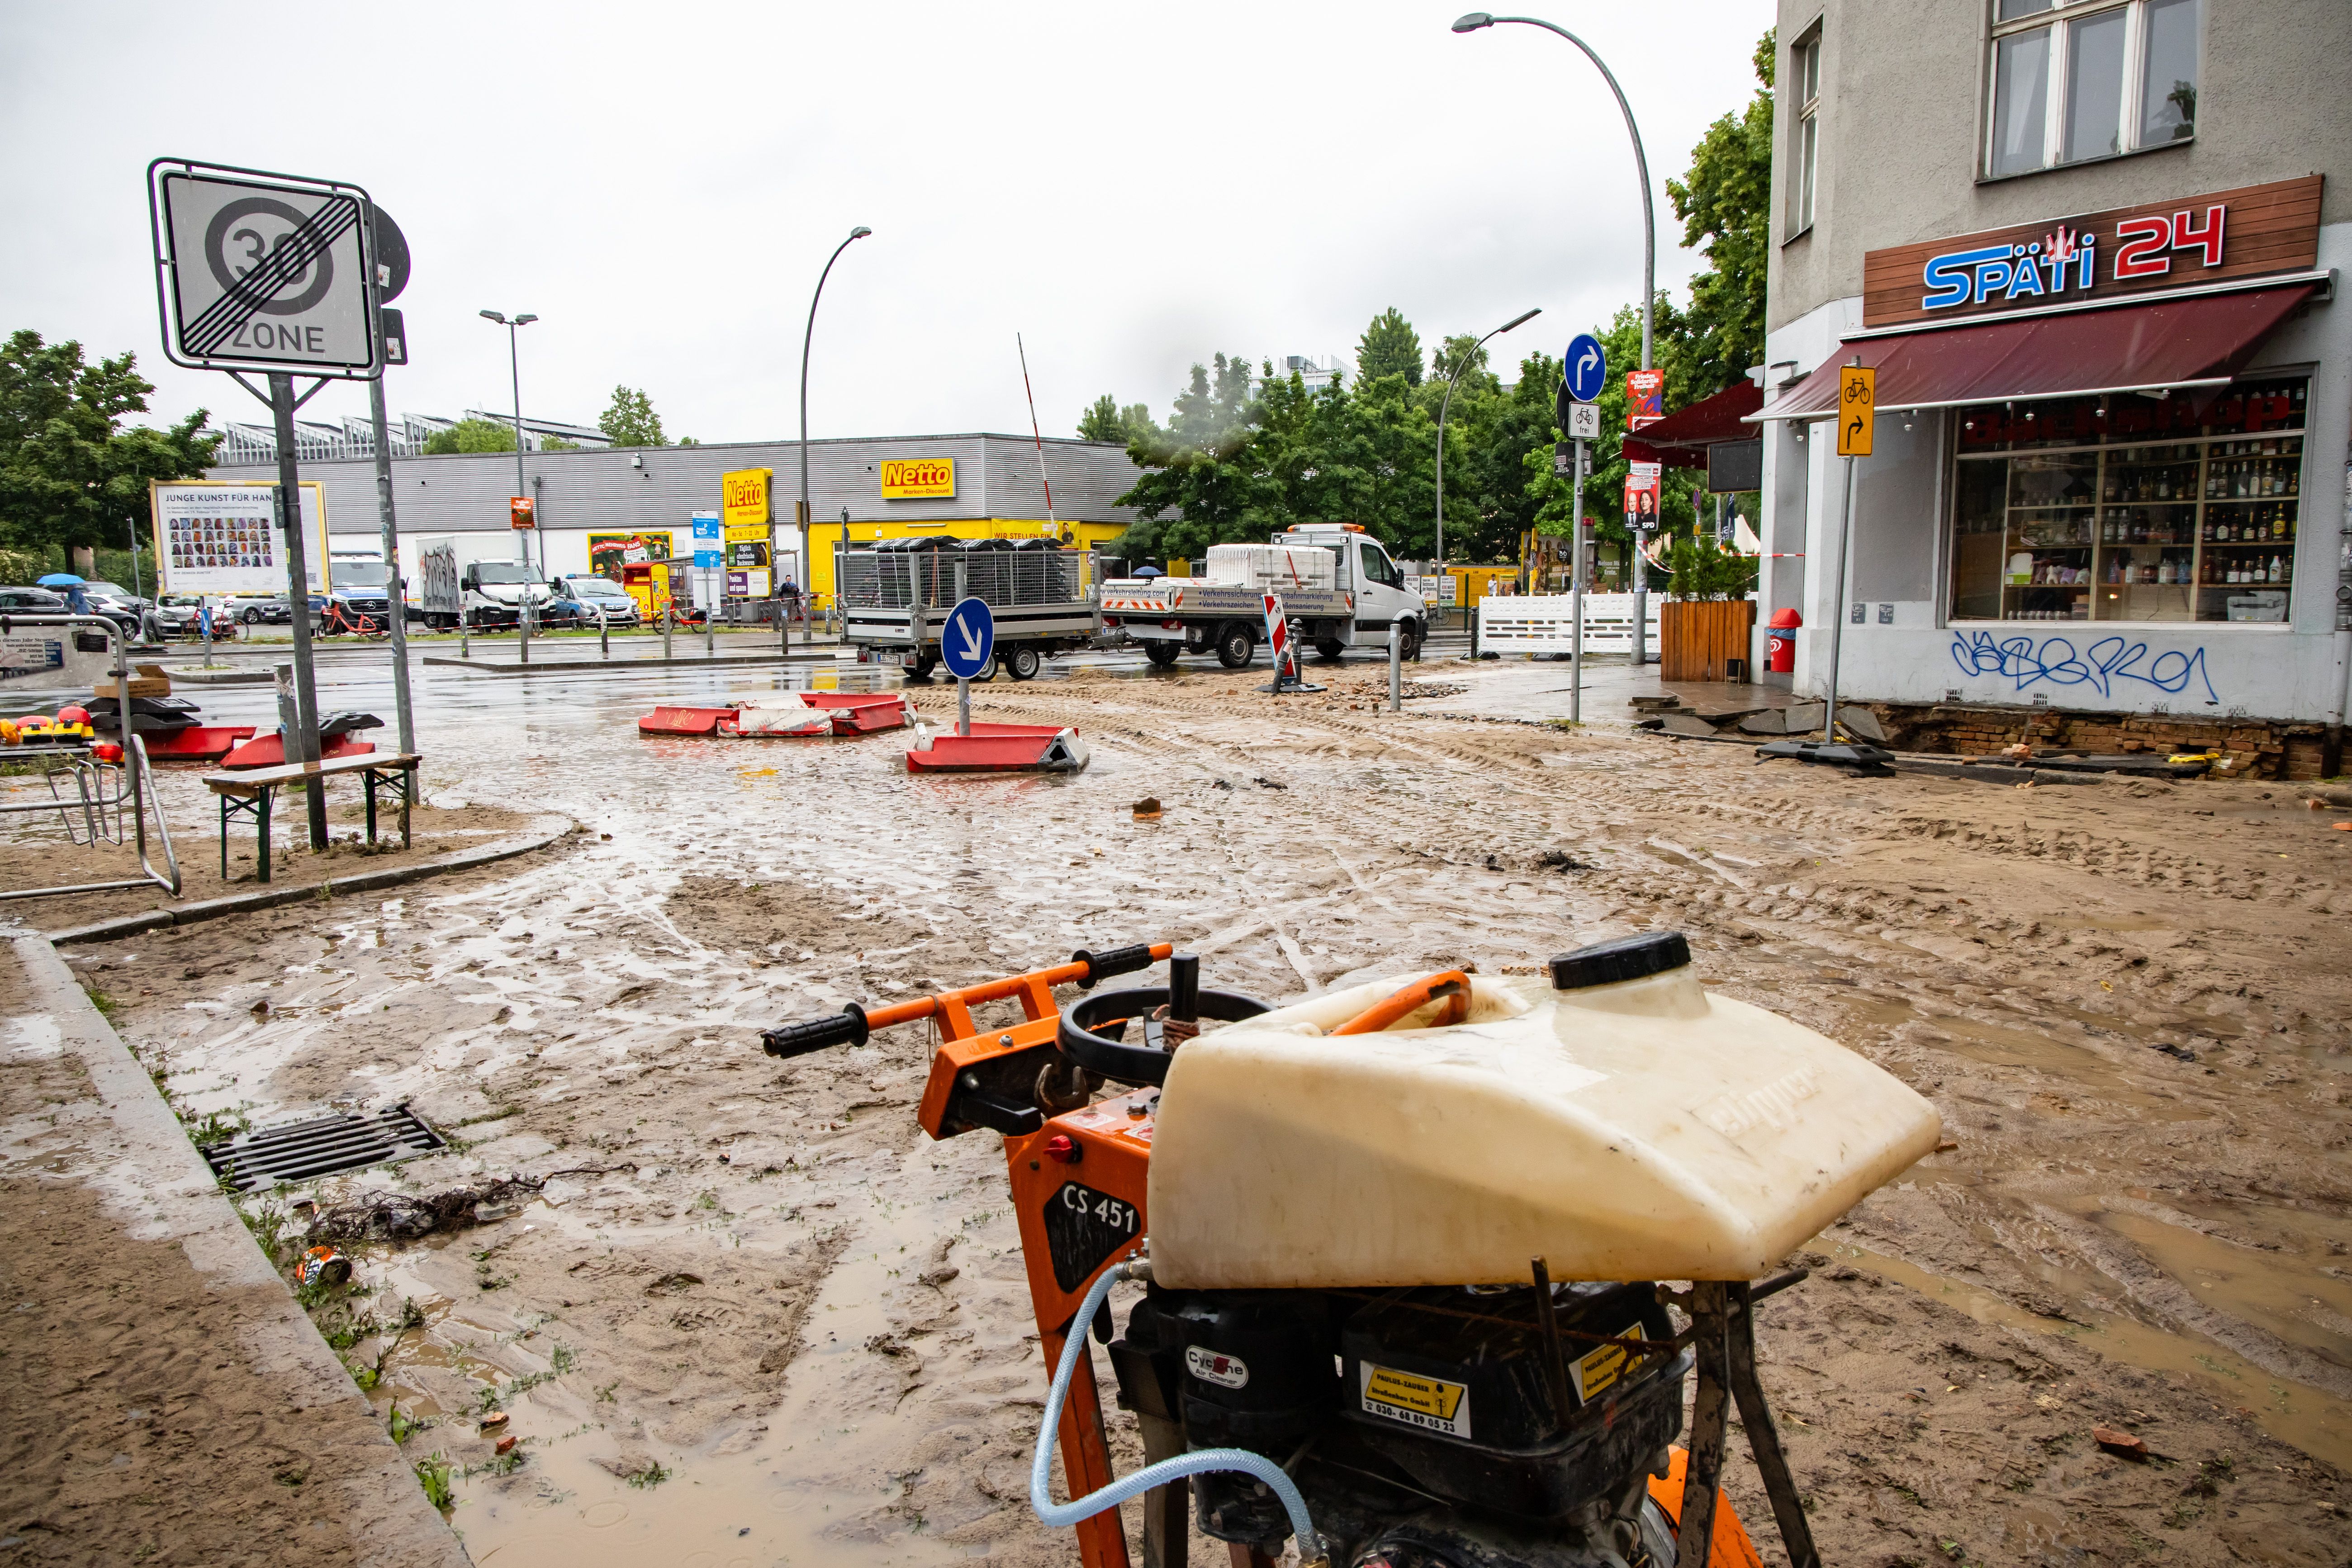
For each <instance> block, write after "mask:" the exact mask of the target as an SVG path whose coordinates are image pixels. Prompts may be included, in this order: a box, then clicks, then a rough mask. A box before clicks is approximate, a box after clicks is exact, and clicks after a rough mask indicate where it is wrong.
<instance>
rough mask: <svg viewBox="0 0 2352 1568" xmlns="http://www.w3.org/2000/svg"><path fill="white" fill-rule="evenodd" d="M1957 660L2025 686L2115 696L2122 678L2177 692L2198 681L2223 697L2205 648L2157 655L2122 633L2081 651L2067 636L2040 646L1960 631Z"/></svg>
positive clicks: (2211, 697)
mask: <svg viewBox="0 0 2352 1568" xmlns="http://www.w3.org/2000/svg"><path fill="white" fill-rule="evenodd" d="M2143 660H2145V661H2146V664H2145V668H2143V667H2142V661H2143ZM1952 661H1953V662H1954V663H1955V664H1958V666H1959V667H1960V673H1961V674H1963V675H1992V676H1999V677H2000V678H2001V679H2005V680H2009V681H2011V682H2012V683H2014V685H2015V688H2016V689H2017V690H2020V691H2022V690H2024V689H2026V688H2027V687H2029V686H2032V685H2033V684H2034V683H2035V682H2037V681H2045V680H2046V681H2048V682H2049V683H2050V684H2051V685H2053V686H2089V687H2092V688H2095V689H2096V690H2097V691H2098V693H2099V695H2100V696H2102V697H2113V696H2114V695H2115V683H2116V681H2118V680H2137V681H2139V682H2140V683H2142V684H2143V685H2147V686H2152V687H2154V688H2156V689H2158V691H2162V692H2165V693H2167V694H2168V695H2171V696H2176V697H2177V696H2179V694H2180V693H2181V692H2183V691H2186V690H2188V689H2189V683H2190V682H2191V681H2196V682H2199V683H2201V684H2202V685H2203V686H2204V688H2205V700H2206V702H2207V703H2209V704H2218V703H2220V701H2221V698H2220V697H2219V696H2218V695H2216V694H2215V692H2214V690H2213V682H2212V679H2211V678H2210V677H2209V676H2208V675H2207V674H2206V673H2205V650H2204V649H2203V648H2202V647H2199V648H2196V649H2193V650H2191V651H2189V652H2188V653H2183V652H2181V651H2179V649H2178V648H2173V649H2168V650H2167V651H2165V652H2163V653H2160V654H2158V655H2157V656H2156V657H2155V658H2152V659H2151V658H2147V644H2146V643H2143V642H2126V640H2125V639H2124V638H2122V637H2101V638H2100V639H2099V640H2098V641H2097V642H2095V643H2093V644H2092V645H2091V646H2090V647H2087V648H2085V649H2084V650H2083V651H2081V652H2080V653H2077V652H2076V651H2075V649H2074V643H2073V641H2071V640H2070V639H2068V638H2066V637H2050V638H2048V639H2046V640H2045V641H2043V643H2042V646H2041V647H2038V648H2037V647H2034V646H2033V639H2032V637H1996V636H1994V635H1993V634H1992V633H1991V632H1989V631H1981V632H1957V633H1955V634H1953V637H1952Z"/></svg>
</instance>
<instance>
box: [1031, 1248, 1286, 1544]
mask: <svg viewBox="0 0 2352 1568" xmlns="http://www.w3.org/2000/svg"><path fill="white" fill-rule="evenodd" d="M1150 1269H1151V1265H1150V1263H1148V1262H1135V1263H1120V1264H1116V1265H1114V1266H1112V1267H1111V1268H1106V1269H1104V1270H1103V1271H1102V1274H1101V1275H1100V1277H1099V1278H1097V1279H1096V1280H1095V1282H1094V1285H1093V1287H1092V1288H1091V1289H1088V1290H1087V1299H1086V1300H1085V1302H1084V1303H1082V1304H1081V1305H1080V1306H1079V1308H1078V1312H1077V1316H1076V1317H1075V1318H1073V1319H1072V1320H1071V1321H1070V1336H1069V1338H1068V1340H1066V1342H1064V1343H1063V1345H1062V1364H1061V1365H1059V1366H1058V1367H1055V1369H1054V1386H1053V1389H1052V1391H1051V1392H1049V1393H1048V1394H1046V1395H1045V1426H1042V1427H1041V1428H1039V1430H1038V1433H1037V1458H1036V1462H1035V1463H1034V1464H1033V1465H1031V1466H1030V1467H1029V1506H1030V1507H1031V1508H1032V1509H1034V1510H1036V1513H1037V1517H1038V1518H1039V1519H1041V1520H1043V1521H1045V1523H1046V1524H1048V1525H1050V1526H1053V1527H1054V1528H1055V1529H1057V1530H1058V1529H1061V1528H1063V1527H1065V1526H1068V1525H1074V1524H1076V1523H1077V1522H1078V1521H1080V1520H1083V1519H1091V1518H1093V1517H1094V1516H1095V1515H1096V1514H1098V1513H1100V1512H1102V1511H1103V1510H1105V1509H1111V1508H1117V1507H1118V1505H1119V1504H1120V1503H1123V1502H1125V1501H1126V1500H1128V1499H1129V1498H1131V1497H1137V1496H1139V1495H1141V1494H1142V1493H1144V1492H1148V1491H1150V1489H1152V1488H1154V1487H1158V1486H1165V1485H1167V1484H1168V1483H1169V1482H1170V1481H1173V1480H1179V1479H1182V1478H1184V1477H1186V1476H1197V1475H1200V1474H1202V1472H1203V1471H1208V1470H1238V1471H1240V1472H1241V1473H1242V1474H1244V1475H1248V1476H1255V1477H1256V1478H1257V1479H1259V1480H1261V1481H1263V1482H1265V1485H1266V1486H1268V1487H1269V1488H1271V1489H1273V1491H1274V1495H1275V1496H1276V1497H1278V1498H1280V1499H1281V1500H1282V1506H1283V1509H1284V1510H1285V1511H1286V1512H1287V1513H1288V1514H1289V1515H1290V1529H1291V1532H1292V1533H1293V1534H1295V1535H1297V1537H1298V1557H1299V1562H1300V1563H1302V1564H1304V1565H1307V1568H1313V1565H1314V1564H1316V1563H1323V1562H1327V1561H1328V1553H1327V1552H1325V1550H1324V1547H1323V1542H1322V1538H1321V1537H1319V1536H1318V1535H1317V1534H1316V1533H1315V1522H1314V1521H1312V1520H1310V1519H1308V1518H1307V1500H1306V1499H1305V1498H1304V1497H1301V1496H1300V1495H1299V1492H1298V1486H1297V1483H1296V1482H1294V1481H1293V1480H1292V1479H1290V1477H1289V1475H1288V1474H1287V1473H1286V1472H1285V1471H1284V1469H1283V1468H1282V1467H1281V1466H1280V1465H1277V1464H1276V1463H1275V1462H1274V1461H1273V1460H1272V1459H1269V1458H1266V1457H1265V1455H1263V1454H1253V1453H1251V1452H1250V1451H1249V1450H1248V1449H1247V1448H1198V1449H1195V1450H1194V1451H1192V1453H1189V1454H1180V1455H1178V1456H1177V1457H1176V1458H1172V1459H1162V1460H1160V1462H1159V1463H1158V1464H1156V1465H1146V1466H1145V1467H1144V1468H1141V1469H1139V1470H1138V1471H1136V1472H1135V1473H1134V1474H1133V1475H1130V1476H1128V1477H1127V1478H1125V1479H1121V1480H1115V1481H1113V1482H1111V1483H1110V1485H1108V1486H1107V1487H1105V1488H1103V1489H1101V1490H1100V1491H1094V1492H1088V1493H1087V1495H1086V1496H1085V1497H1082V1498H1077V1499H1075V1500H1072V1501H1069V1502H1066V1503H1057V1502H1055V1501H1054V1500H1053V1498H1052V1496H1051V1494H1050V1493H1049V1492H1048V1490H1047V1478H1048V1476H1049V1475H1050V1473H1051V1470H1052V1468H1053V1461H1054V1444H1055V1439H1056V1437H1057V1436H1058V1435H1059V1433H1060V1430H1061V1426H1062V1402H1063V1401H1064V1400H1065V1399H1066V1398H1067V1397H1068V1396H1069V1392H1070V1379H1071V1377H1072V1376H1073V1375H1075V1374H1076V1372H1077V1369H1078V1358H1079V1357H1080V1356H1082V1355H1084V1354H1086V1353H1087V1325H1089V1324H1091V1323H1092V1322H1093V1321H1095V1314H1096V1313H1097V1312H1098V1311H1100V1310H1102V1304H1103V1299H1104V1298H1105V1297H1107V1296H1108V1295H1109V1294H1110V1288H1111V1287H1112V1286H1113V1285H1114V1284H1116V1283H1118V1281H1119V1280H1121V1279H1150Z"/></svg>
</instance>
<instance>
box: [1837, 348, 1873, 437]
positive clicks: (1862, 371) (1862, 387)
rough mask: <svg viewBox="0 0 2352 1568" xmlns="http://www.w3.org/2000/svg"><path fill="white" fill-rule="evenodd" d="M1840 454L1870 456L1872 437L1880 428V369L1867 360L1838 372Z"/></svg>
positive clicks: (1847, 366)
mask: <svg viewBox="0 0 2352 1568" xmlns="http://www.w3.org/2000/svg"><path fill="white" fill-rule="evenodd" d="M1837 422H1838V434H1837V455H1838V456H1839V457H1841V458H1867V457H1869V456H1870V443H1871V437H1873V436H1874V435H1876V434H1877V429H1878V372H1877V371H1876V370H1874V369H1873V368H1872V367H1871V366H1869V365H1866V364H1850V365H1846V366H1844V367H1843V368H1842V369H1841V370H1840V371H1839V372H1838V411H1837Z"/></svg>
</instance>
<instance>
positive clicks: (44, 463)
mask: <svg viewBox="0 0 2352 1568" xmlns="http://www.w3.org/2000/svg"><path fill="white" fill-rule="evenodd" d="M137 364H138V358H137V356H136V355H134V354H131V353H124V354H122V355H121V356H119V357H117V358H114V359H102V360H100V361H99V362H98V363H96V364H90V363H87V362H85V360H84V359H83V357H82V347H81V344H79V342H73V341H72V340H70V339H68V341H66V342H61V343H56V344H48V343H45V342H42V340H41V334H40V333H38V332H36V331H17V332H15V333H13V334H11V336H10V337H9V339H8V341H7V342H6V343H5V345H0V545H14V546H16V547H18V548H20V549H26V550H31V551H38V552H47V550H48V549H49V548H51V547H52V546H64V547H67V548H71V547H75V546H81V545H89V546H96V545H101V544H104V545H119V544H120V543H121V542H123V541H124V540H126V539H128V538H129V537H130V536H131V532H132V531H134V530H137V529H140V528H142V527H143V526H145V523H146V520H147V515H148V502H147V485H148V481H149V480H151V479H189V478H193V477H194V476H195V475H198V474H201V473H202V472H203V471H204V469H205V466H206V465H207V464H209V463H210V462H211V461H212V458H213V450H214V448H215V447H217V446H218V445H219V444H220V437H217V436H206V435H205V434H204V433H203V432H204V429H205V424H206V423H207V421H208V420H209V419H210V415H209V414H208V413H207V412H206V411H205V410H204V409H201V408H200V409H198V410H197V411H196V412H195V413H194V414H191V415H190V416H188V417H186V418H185V419H183V420H181V421H180V422H179V423H178V424H176V425H173V426H171V427H170V428H169V429H164V430H157V429H153V428H151V427H149V426H133V427H132V428H131V429H128V430H125V429H123V428H122V427H121V425H122V416H124V415H126V414H143V413H145V412H146V410H147V395H148V394H149V393H151V392H152V391H154V390H155V388H154V386H153V385H152V384H151V383H150V382H148V381H147V380H146V379H145V378H144V377H142V376H141V375H140V374H138V370H137Z"/></svg>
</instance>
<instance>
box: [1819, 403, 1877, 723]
mask: <svg viewBox="0 0 2352 1568" xmlns="http://www.w3.org/2000/svg"><path fill="white" fill-rule="evenodd" d="M1837 427H1838V430H1837V455H1838V456H1839V457H1841V458H1844V459H1845V500H1844V502H1843V504H1842V505H1841V506H1840V507H1839V508H1838V551H1837V577H1836V584H1837V586H1836V590H1835V592H1836V595H1837V601H1836V603H1837V611H1836V613H1835V614H1834V615H1832V616H1830V687H1829V701H1828V705H1827V706H1826V707H1824V708H1823V709H1822V742H1823V743H1824V744H1826V743H1828V742H1832V741H1834V740H1836V739H1837V699H1838V654H1839V652H1840V647H1839V643H1840V641H1841V639H1842V638H1843V636H1844V632H1845V563H1846V556H1847V554H1848V552H1850V551H1851V550H1852V548H1853V461H1854V459H1855V458H1867V457H1869V456H1870V448H1871V443H1872V441H1873V439H1874V437H1876V436H1877V434H1878V372H1877V371H1876V370H1875V369H1874V368H1873V367H1871V366H1869V365H1866V364H1864V363H1862V361H1861V359H1860V357H1859V356H1856V358H1855V360H1854V363H1852V364H1848V365H1842V366H1840V367H1839V369H1838V411H1837Z"/></svg>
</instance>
